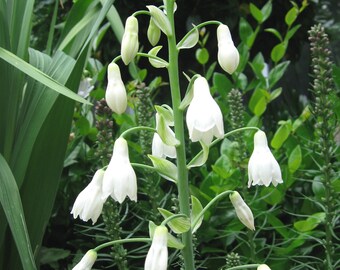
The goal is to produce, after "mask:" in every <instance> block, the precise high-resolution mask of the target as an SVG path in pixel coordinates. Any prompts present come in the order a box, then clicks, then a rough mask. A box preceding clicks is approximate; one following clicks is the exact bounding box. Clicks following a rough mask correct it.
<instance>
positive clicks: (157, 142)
mask: <svg viewBox="0 0 340 270" xmlns="http://www.w3.org/2000/svg"><path fill="white" fill-rule="evenodd" d="M152 155H153V156H155V157H160V158H165V157H169V158H176V148H175V146H172V145H167V144H165V143H164V142H163V141H162V139H161V137H159V135H158V133H154V134H153V139H152Z"/></svg>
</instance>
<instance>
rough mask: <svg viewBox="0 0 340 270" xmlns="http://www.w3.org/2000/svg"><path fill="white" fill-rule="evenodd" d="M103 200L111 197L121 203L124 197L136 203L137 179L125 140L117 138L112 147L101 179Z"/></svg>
mask: <svg viewBox="0 0 340 270" xmlns="http://www.w3.org/2000/svg"><path fill="white" fill-rule="evenodd" d="M102 192H103V198H104V199H106V198H107V197H109V196H111V197H112V198H113V199H114V200H116V201H118V202H119V203H122V202H123V201H124V199H125V197H126V196H128V197H129V198H130V199H131V200H132V201H135V202H136V201H137V179H136V174H135V171H134V170H133V168H132V166H131V163H130V159H129V149H128V145H127V142H126V140H125V139H123V138H118V139H117V140H116V141H115V144H114V146H113V154H112V157H111V160H110V163H109V165H108V167H107V169H106V171H105V174H104V179H103V191H102Z"/></svg>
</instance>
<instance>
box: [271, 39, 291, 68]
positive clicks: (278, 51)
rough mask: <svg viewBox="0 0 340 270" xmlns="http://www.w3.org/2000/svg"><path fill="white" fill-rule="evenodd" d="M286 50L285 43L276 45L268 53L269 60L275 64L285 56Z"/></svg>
mask: <svg viewBox="0 0 340 270" xmlns="http://www.w3.org/2000/svg"><path fill="white" fill-rule="evenodd" d="M286 50H287V44H286V42H282V43H279V44H277V45H276V46H275V47H274V48H273V49H272V51H271V53H270V58H271V59H272V60H273V61H274V62H275V63H277V62H278V61H280V60H281V59H282V57H283V56H284V55H285V53H286Z"/></svg>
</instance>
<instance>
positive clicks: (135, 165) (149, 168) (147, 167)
mask: <svg viewBox="0 0 340 270" xmlns="http://www.w3.org/2000/svg"><path fill="white" fill-rule="evenodd" d="M131 166H132V167H134V168H141V169H145V170H150V171H154V172H157V170H156V168H155V167H152V166H149V165H145V164H141V163H131Z"/></svg>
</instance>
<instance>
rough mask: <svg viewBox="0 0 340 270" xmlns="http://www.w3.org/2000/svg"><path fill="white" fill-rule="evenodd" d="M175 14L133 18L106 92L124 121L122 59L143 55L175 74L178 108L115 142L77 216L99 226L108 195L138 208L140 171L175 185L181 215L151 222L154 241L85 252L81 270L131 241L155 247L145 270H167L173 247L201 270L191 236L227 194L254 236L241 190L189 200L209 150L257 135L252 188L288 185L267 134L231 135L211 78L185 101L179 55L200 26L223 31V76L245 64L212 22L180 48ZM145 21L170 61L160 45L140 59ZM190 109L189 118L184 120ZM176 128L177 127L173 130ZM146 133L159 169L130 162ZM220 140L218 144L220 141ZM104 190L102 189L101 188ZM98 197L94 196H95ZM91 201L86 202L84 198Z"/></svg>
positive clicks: (194, 85) (192, 82)
mask: <svg viewBox="0 0 340 270" xmlns="http://www.w3.org/2000/svg"><path fill="white" fill-rule="evenodd" d="M176 8H177V7H176V4H175V1H174V0H167V1H164V6H161V7H156V6H147V9H148V10H144V11H137V12H135V13H134V14H133V15H132V16H130V17H129V18H128V19H127V21H126V25H125V33H124V36H123V40H122V47H121V56H118V57H116V58H115V59H114V60H113V61H112V63H110V64H109V66H108V86H107V90H106V101H107V104H108V106H109V107H110V108H111V110H112V111H113V112H115V113H117V114H122V113H124V112H125V110H126V107H127V97H126V92H125V89H124V84H123V82H122V79H121V76H120V70H119V66H118V64H117V62H118V61H119V60H120V59H121V60H122V61H123V62H124V64H125V65H128V64H129V63H131V62H132V61H133V60H134V59H135V57H136V56H139V57H147V58H149V61H150V63H151V65H152V66H154V67H157V68H166V69H167V71H168V75H169V82H170V91H171V98H172V104H171V106H170V105H162V106H155V110H156V114H155V115H156V128H152V127H146V126H137V127H133V128H131V129H128V130H126V131H124V132H123V133H122V134H121V135H120V137H119V138H118V139H117V140H116V142H115V143H114V146H113V155H112V158H111V161H110V163H109V165H108V166H107V167H104V168H100V169H99V170H98V171H97V173H96V174H95V176H94V179H93V180H92V182H91V183H90V184H89V186H88V187H86V188H85V189H84V190H83V191H82V192H81V193H80V194H79V196H78V198H77V199H76V202H75V204H74V206H73V209H72V213H73V215H74V216H75V217H76V216H78V215H79V217H80V218H81V219H83V220H84V221H87V220H89V219H92V221H93V222H96V220H97V218H98V213H99V212H100V210H101V209H102V206H103V204H104V202H105V200H106V199H107V198H108V197H109V196H111V197H112V198H113V199H114V200H116V201H118V202H119V203H122V202H123V201H124V200H125V198H126V197H127V196H128V197H129V198H130V199H131V200H133V201H136V202H137V203H138V198H137V182H138V181H137V179H136V174H135V172H134V168H138V169H146V170H152V171H156V172H157V173H159V174H160V176H162V177H163V178H164V179H166V180H169V181H171V182H172V183H173V184H174V185H175V186H176V188H177V190H178V201H179V213H177V214H174V213H172V212H170V211H168V210H166V209H162V208H159V211H160V213H161V215H162V216H163V217H164V220H163V222H162V223H161V224H159V225H155V224H154V223H153V222H152V221H150V222H149V234H150V237H145V238H129V239H121V240H115V241H111V242H107V243H104V244H101V245H99V246H97V247H96V248H94V249H92V250H90V251H89V253H86V255H85V256H84V258H83V259H82V260H81V261H80V262H79V264H77V265H76V266H75V268H74V269H90V268H91V267H92V265H93V264H94V261H95V259H96V254H97V252H98V251H99V250H101V249H103V248H105V247H108V246H111V245H115V244H123V243H129V242H147V243H151V247H150V250H149V252H148V254H147V256H146V259H145V265H144V269H146V270H164V269H167V267H168V252H169V251H168V247H172V248H175V249H180V250H181V256H182V258H183V261H184V264H183V268H184V269H186V270H193V269H196V267H195V257H194V250H193V239H192V234H193V233H195V232H196V231H197V230H198V229H199V227H200V225H201V223H202V220H203V216H204V213H205V212H206V211H207V210H209V208H210V207H211V206H212V205H213V204H214V203H215V202H217V201H218V200H220V199H221V198H224V197H226V196H227V195H229V198H230V201H231V203H232V205H233V206H234V208H235V211H236V214H237V216H238V218H239V220H240V221H241V222H242V223H243V224H244V225H245V226H246V227H248V228H249V229H250V230H255V221H254V216H253V214H252V211H251V209H250V208H249V206H248V205H247V204H246V203H245V201H244V200H243V199H242V197H241V195H240V194H239V193H238V192H237V191H234V190H226V191H223V192H222V193H220V194H218V195H217V196H216V197H214V198H213V199H212V200H211V201H210V202H209V203H208V204H207V205H206V206H205V207H204V208H203V207H202V205H201V203H200V202H199V200H198V199H197V198H196V197H194V196H190V193H189V179H188V174H189V170H190V169H192V168H194V167H200V166H202V165H203V164H205V162H206V160H207V158H208V154H209V148H210V147H211V146H213V145H215V144H216V143H218V142H220V141H221V140H222V139H224V138H226V137H228V136H230V135H232V134H235V133H236V132H243V131H249V130H255V131H256V133H255V136H254V153H253V155H252V157H251V159H250V163H249V183H252V184H253V185H262V184H263V185H265V186H269V184H270V183H273V185H274V186H276V185H277V184H278V183H282V177H281V171H280V168H279V166H278V163H277V162H276V160H275V159H274V157H273V155H272V154H271V152H270V150H269V148H268V145H267V138H266V135H265V133H264V132H263V131H261V130H259V129H258V128H257V127H244V128H239V129H235V130H233V131H230V132H228V133H226V134H225V133H224V124H223V115H222V112H221V110H220V108H219V106H218V105H217V103H216V101H215V100H214V99H213V97H212V96H211V94H210V89H209V84H208V82H207V80H206V79H205V78H204V77H202V76H200V75H194V76H193V77H192V78H188V79H189V85H188V91H187V93H186V95H185V97H184V98H183V99H182V98H181V95H180V94H181V91H180V86H179V69H178V57H179V52H180V50H182V49H190V48H192V47H194V46H195V45H196V43H197V42H198V39H199V34H198V30H199V29H200V28H201V27H204V26H206V25H209V24H213V25H217V38H218V63H219V65H220V66H221V68H222V69H223V70H225V71H226V72H227V73H229V74H232V73H234V72H235V71H236V69H237V67H238V64H239V60H240V59H239V58H240V57H239V53H238V51H237V48H236V47H235V46H234V43H233V40H232V37H231V33H230V31H229V28H228V26H226V25H224V24H222V23H220V22H218V21H208V22H204V23H201V24H199V25H197V26H194V27H193V28H192V29H191V30H190V31H189V32H188V33H187V34H186V35H185V36H184V37H183V39H182V40H181V41H180V42H178V43H177V41H176V34H175V20H174V13H175V10H176ZM139 15H147V16H150V25H149V28H148V33H147V34H148V38H149V41H150V43H151V44H152V45H153V46H155V45H157V43H158V41H159V38H160V33H161V32H163V34H165V35H166V37H167V41H168V59H167V60H165V59H162V58H160V57H158V56H157V53H158V51H159V50H160V49H161V48H162V47H161V46H157V47H154V48H153V49H151V50H150V52H149V53H148V54H146V53H142V52H138V48H139V43H138V34H139V33H138V20H137V16H139ZM185 110H186V117H185V118H184V115H185ZM184 121H186V126H187V128H188V133H189V139H190V140H191V142H199V143H200V144H201V146H202V150H201V151H200V152H199V153H198V154H197V155H196V156H195V157H194V158H193V159H192V160H191V161H188V160H187V158H186V144H185V123H184ZM172 127H174V129H173V130H172ZM140 130H145V131H149V132H152V133H153V134H154V138H153V143H152V154H150V155H148V157H149V158H150V160H151V162H152V164H153V166H149V165H144V164H137V163H131V162H130V160H129V154H128V143H127V141H126V137H127V135H128V134H130V133H134V132H139V131H140ZM214 137H216V139H215V140H214ZM166 157H170V158H175V159H176V164H174V163H173V162H171V161H169V160H167V159H166ZM103 170H105V172H103ZM100 183H101V189H98V184H99V185H100ZM90 187H92V189H91V188H90ZM91 191H92V192H93V193H94V194H90V193H91ZM85 195H86V197H87V200H86V199H84V198H85ZM89 199H91V204H89V201H88V200H89ZM193 209H196V210H197V209H199V211H193ZM168 227H169V228H170V230H169V229H168ZM170 232H171V233H170ZM174 234H176V236H177V234H180V235H181V240H179V239H177V237H175V235H174ZM246 268H247V269H249V268H257V269H269V267H268V266H266V265H260V264H251V265H244V266H237V268H235V269H246ZM230 269H233V268H230Z"/></svg>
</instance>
